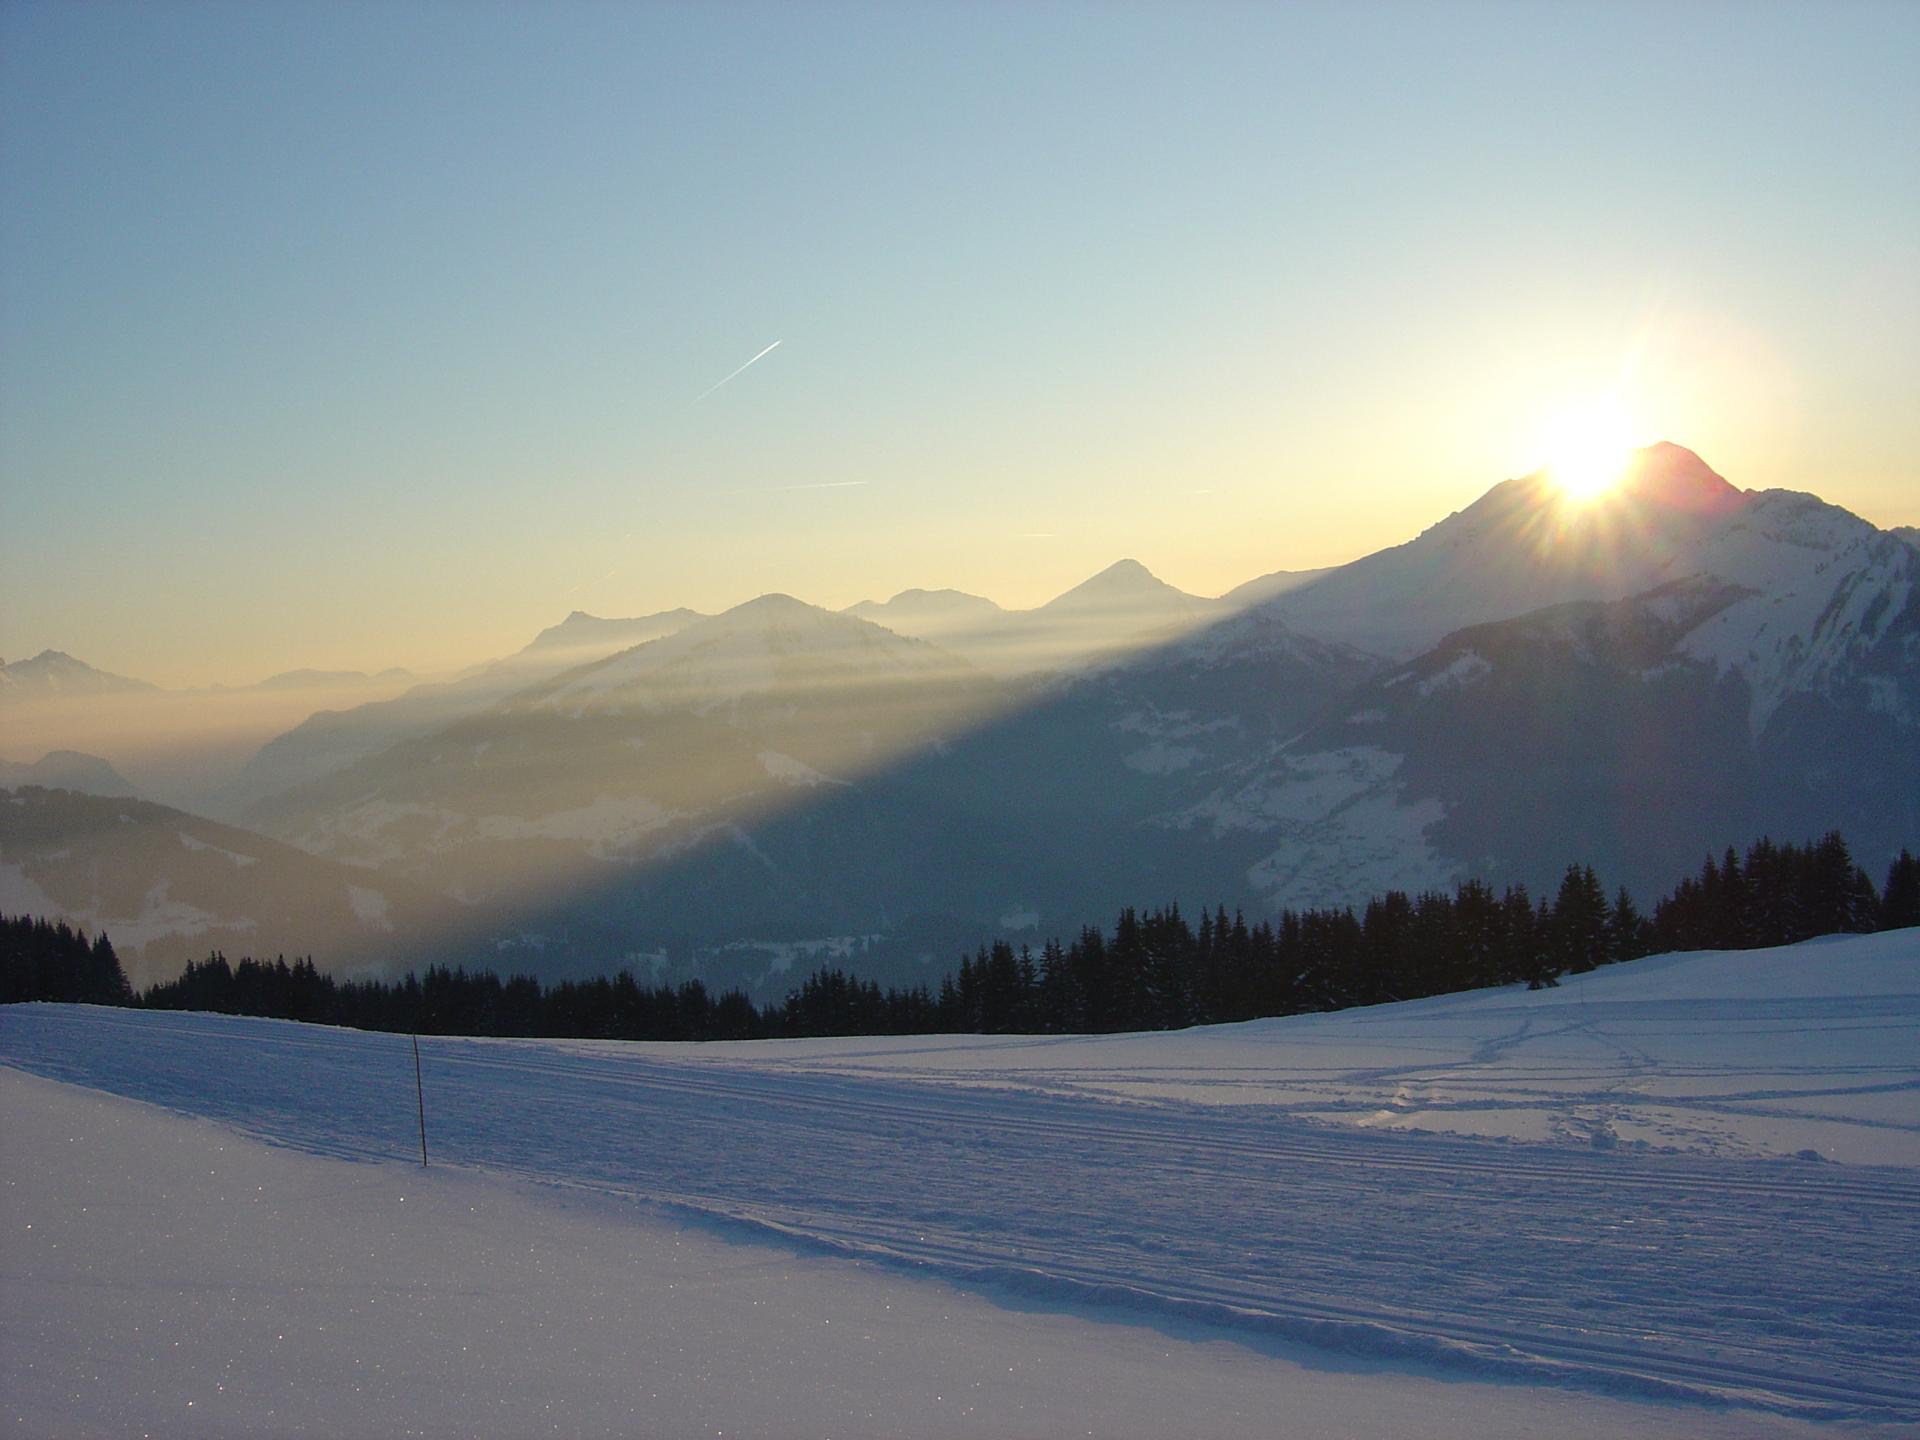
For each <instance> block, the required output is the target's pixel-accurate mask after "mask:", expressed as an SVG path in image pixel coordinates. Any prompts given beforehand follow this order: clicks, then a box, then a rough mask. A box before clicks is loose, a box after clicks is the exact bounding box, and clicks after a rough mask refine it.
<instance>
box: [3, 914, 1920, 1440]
mask: <svg viewBox="0 0 1920 1440" xmlns="http://www.w3.org/2000/svg"><path fill="white" fill-rule="evenodd" d="M423 1049H424V1051H425V1059H426V1076H427V1081H426V1083H427V1091H428V1107H429V1115H428V1123H429V1128H430V1131H431V1134H432V1138H433V1141H434V1144H435V1160H436V1165H435V1167H434V1168H433V1169H432V1170H430V1171H428V1172H426V1173H424V1174H423V1173H422V1172H421V1171H420V1169H419V1167H418V1164H417V1148H416V1147H417V1140H416V1137H415V1133H414V1131H413V1120H414V1117H413V1110H412V1104H413V1096H412V1060H411V1053H410V1051H409V1049H408V1046H407V1042H406V1040H405V1039H404V1037H393V1036H378V1035H364V1034H358V1033H354V1032H345V1031H334V1030H327V1029H322V1028H316V1027H304V1026H295V1025H288V1024H281V1023H275V1022H265V1021H245V1020H231V1019H222V1018H218V1017H211V1016H199V1015H166V1014H144V1013H140V1012H130V1011H112V1010H94V1009H87V1008H79V1007H56V1006H16V1007H8V1008H7V1009H5V1010H0V1062H4V1064H5V1065H6V1066H8V1067H12V1068H11V1069H5V1070H0V1117H3V1119H4V1125H3V1128H0V1137H3V1138H4V1149H5V1159H6V1162H7V1163H6V1166H5V1173H6V1177H7V1178H6V1182H5V1184H4V1186H3V1187H0V1235H3V1236H4V1237H5V1238H4V1241H3V1242H0V1274H3V1275H4V1285H0V1395H4V1396H5V1397H6V1398H5V1400H4V1401H3V1402H0V1405H3V1406H4V1410H0V1413H4V1414H5V1415H6V1416H7V1418H8V1420H9V1423H11V1424H12V1425H13V1428H14V1429H15V1431H16V1433H22V1434H47V1433H57V1434H68V1433H74V1434H85V1433H128V1432H137V1431H143V1430H144V1431H152V1432H154V1433H173V1434H218V1433H312V1434H329V1433H331V1434H341V1433H347V1434H351V1433H395V1434H398V1433H426V1434H442V1433H445V1434H459V1433H466V1434H472V1433H479V1434H502V1435H523V1434H536V1433H541V1434H544V1433H554V1434H589V1433H625V1434H660V1435H677V1434H692V1433H698V1432H704V1433H710V1434H711V1433H726V1434H735V1433H752V1434H767V1435H790V1434H833V1435H843V1434H869V1435H880V1434H929V1435H947V1434H982V1435H985V1434H1021V1435H1049V1434H1065V1433H1088V1432H1091V1433H1096V1434H1132V1435H1143V1436H1144V1435H1162V1434H1175V1433H1177V1434H1188V1435H1201V1436H1204V1435H1216V1434H1217V1435H1235V1434H1288V1435H1304V1436H1335V1435H1395V1434H1404V1435H1416V1434H1419V1435H1448V1434H1459V1435H1515V1436H1518V1435H1536V1434H1542V1433H1549V1432H1550V1431H1551V1432H1553V1433H1558V1434H1573V1435H1596V1436H1598V1435H1609V1436H1613V1435H1635V1434H1662V1435H1689V1436H1693V1435H1727V1436H1733V1435H1775V1434H1778V1435H1785V1434H1802V1433H1808V1432H1809V1431H1810V1430H1821V1429H1825V1428H1826V1427H1827V1426H1828V1425H1829V1424H1832V1423H1833V1422H1840V1423H1841V1424H1842V1427H1843V1428H1844V1430H1845V1433H1848V1434H1864V1433H1913V1431H1914V1427H1916V1426H1920V1340H1917V1339H1916V1332H1920V1281H1916V1278H1915V1275H1914V1267H1913V1264H1912V1260H1913V1256H1914V1254H1915V1253H1916V1248H1920V1149H1917V1148H1916V1137H1920V932H1914V931H1908V932H1903V933H1896V934H1891V935H1884V936H1874V937H1864V938H1860V939H1850V940H1842V941H1829V942H1820V943H1815V944H1810V945H1805V946H1799V947H1794V948H1792V949H1787V950H1780V951H1774V952H1764V953H1749V954H1745V955H1729V956H1684V957H1664V958H1660V959H1655V960H1649V961H1642V962H1637V963H1635V964H1633V965H1629V966H1622V967H1617V968H1616V969H1613V970H1610V971H1605V972H1600V973H1598V974H1596V975H1593V976H1590V977H1584V978H1581V979H1577V980H1574V981H1570V982H1568V983H1567V984H1566V985H1564V986H1563V987H1562V988H1561V989H1559V990H1556V991H1549V992H1542V993H1538V994H1528V993H1526V992H1516V991H1501V992H1487V993H1483V994H1479V995H1473V996H1460V997H1450V998H1447V999H1442V1000H1434V1001H1425V1002H1417V1003H1415V1004H1411V1005H1403V1006H1392V1007H1382V1008H1379V1009H1376V1010H1370V1011H1356V1012H1348V1013H1347V1014H1345V1015H1340V1016H1327V1017H1306V1018H1300V1019H1294V1020H1287V1021H1267V1022H1258V1023H1255V1024H1251V1025H1243V1026H1234V1027H1221V1028H1217V1029H1213V1030H1204V1031H1191V1032H1184V1033H1180V1034H1171V1035H1154V1036H1120V1037H1091V1038H1075V1039H1060V1040H1036V1039H1031V1038H1027V1039H1022V1038H1010V1037H988V1038H978V1037H973V1038H967V1037H962V1038H952V1037H942V1038H938V1039H918V1040H906V1039H900V1040H886V1041H873V1040H859V1041H810V1042H798V1043H790V1044H780V1045H746V1046H726V1047H719V1046H715V1047H705V1048H694V1047H676V1046H661V1045H652V1046H612V1045H599V1044H588V1043H536V1042H502V1041H494V1042H487V1041H466V1040H438V1039H436V1040H429V1041H426V1042H423ZM21 1072H27V1073H21ZM50 1080H51V1081H64V1082H68V1083H66V1084H50V1083H48V1082H49V1081H50ZM80 1086H84V1087H88V1088H86V1089H80V1088H76V1087H80ZM100 1092H105V1093H100ZM135 1101H145V1102H149V1103H147V1104H138V1103H133V1102H135ZM155 1107H165V1108H164V1109H161V1108H155ZM169 1112H173V1113H169ZM208 1121H212V1122H216V1123H211V1124H209V1123H207V1122H208ZM1447 1131H1453V1132H1459V1133H1442V1132H1447ZM1495 1137H1505V1138H1495ZM260 1141H270V1142H274V1143H273V1144H271V1145H263V1144H261V1143H259V1142H260ZM1802 1151H1806V1152H1810V1153H1811V1154H1817V1155H1819V1156H1822V1157H1829V1158H1819V1159H1816V1158H1806V1157H1803V1156H1801V1155H1800V1154H1799V1152H1802ZM409 1154H412V1155H413V1156H415V1157H416V1159H415V1163H414V1164H413V1165H411V1166H409V1165H408V1163H407V1160H408V1156H409ZM1836 1161H1837V1162H1842V1163H1835V1162H1836ZM29 1227H31V1228H29ZM956 1287H958V1288H956ZM189 1401H191V1402H192V1404H191V1406H189V1404H188V1402H189Z"/></svg>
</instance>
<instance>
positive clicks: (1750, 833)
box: [1164, 491, 1920, 905]
mask: <svg viewBox="0 0 1920 1440" xmlns="http://www.w3.org/2000/svg"><path fill="white" fill-rule="evenodd" d="M1688 559H1689V560H1690V561H1691V562H1692V563H1697V564H1699V565H1700V566H1702V567H1703V569H1702V571H1701V572H1700V573H1696V574H1694V575H1691V576H1689V577H1688V578H1686V579H1681V580H1675V581H1671V582H1668V583H1667V584H1665V585H1662V586H1659V587H1656V588H1653V589H1651V590H1648V591H1645V592H1643V593H1641V594H1638V595H1635V596H1632V597H1629V598H1627V599H1624V600H1616V601H1595V600H1585V601H1576V602H1570V603H1567V604H1563V605H1557V606H1550V607H1547V608H1544V609H1541V610H1538V611H1535V612H1533V613H1531V614H1528V615H1524V616H1521V617H1518V618H1515V619H1511V620H1504V621H1498V622H1494V623H1490V624H1485V625H1479V626H1471V627H1468V628H1465V629H1462V630H1460V631H1457V632H1455V633H1454V634H1452V635H1450V636H1448V637H1447V638H1446V639H1444V640H1443V641H1442V642H1441V643H1440V644H1439V645H1437V646H1436V647H1434V648H1433V649H1431V650H1430V651H1428V652H1426V653H1425V654H1423V655H1421V656H1418V657H1416V658H1415V659H1414V660H1413V661H1411V662H1409V663H1408V664H1406V665H1404V666H1400V667H1396V668H1394V669H1392V670H1391V671H1389V672H1388V673H1385V674H1383V675H1381V676H1380V677H1379V678H1377V679H1375V680H1374V681H1372V682H1371V683H1370V684H1369V685H1367V686H1365V687H1363V688H1362V689H1361V690H1360V691H1358V692H1357V693H1355V694H1354V695H1353V696H1351V697H1350V698H1349V699H1348V700H1347V701H1346V702H1345V704H1344V706H1343V713H1342V714H1341V715H1340V716H1338V717H1336V718H1333V719H1331V720H1328V721H1327V722H1325V723H1323V724H1321V725H1319V726H1318V727H1316V728H1314V729H1312V730H1311V731H1309V732H1308V733H1306V734H1304V735H1302V736H1301V737H1300V738H1298V739H1296V740H1293V741H1290V742H1287V743H1285V744H1282V745H1278V746H1275V747H1274V748H1273V750H1272V752H1271V753H1270V754H1269V755H1267V756H1266V757H1264V758H1259V759H1253V760H1249V761H1247V762H1245V763H1244V764H1243V765H1242V767H1241V769H1240V774H1239V776H1238V778H1237V780H1236V781H1233V782H1229V783H1226V784H1223V785H1221V786H1220V787H1219V788H1217V789H1216V790H1215V791H1214V792H1213V793H1212V794H1210V795H1209V796H1208V797H1207V798H1206V799H1204V800H1203V801H1201V802H1200V803H1198V804H1196V805H1194V806H1192V807H1190V808H1189V809H1187V810H1186V811H1184V812H1179V813H1177V814H1174V815H1171V816H1168V817H1166V819H1165V822H1164V823H1165V824H1166V825H1167V826H1168V828H1170V829H1179V830H1193V829H1198V830H1200V831H1201V832H1203V833H1205V834H1207V835H1209V836H1210V837H1211V838H1213V839H1214V840H1216V841H1217V842H1221V843H1223V844H1224V845H1226V847H1227V848H1228V849H1230V850H1233V851H1234V852H1235V853H1236V854H1238V855H1239V856H1240V858H1242V859H1247V860H1248V864H1247V867H1246V871H1245V874H1246V878H1247V881H1248V883H1249V884H1250V885H1251V886H1252V887H1253V888H1254V889H1255V890H1256V891H1258V892H1260V893H1261V894H1262V895H1263V897H1264V898H1265V900H1266V901H1267V903H1268V904H1269V905H1277V904H1306V903H1329V902H1340V901H1346V900H1352V899H1356V898H1359V897H1360V896H1361V895H1364V894H1366V893H1370V892H1373V891H1377V890H1379V889H1382V888H1385V887H1386V886H1389V885H1392V886H1397V887H1402V888H1407V889H1419V888H1422V887H1427V886H1438V885H1445V884H1448V883H1451V882H1452V881H1453V880H1456V879H1459V878H1463V877H1465V876H1467V875H1479V876H1482V877H1485V878H1490V879H1494V880H1509V881H1510V880H1519V881H1523V882H1525V883H1527V884H1529V885H1532V886H1535V887H1539V886H1542V885H1547V884H1550V883H1552V882H1553V881H1554V880H1555V879H1556V878H1557V876H1558V874H1559V872H1560V870H1561V869H1562V868H1563V867H1564V866H1565V865H1566V864H1567V863H1569V862H1571V861H1574V860H1579V861H1582V862H1590V863H1593V864H1594V865H1596V866H1598V867H1599V868H1600V869H1601V871H1602V873H1603V874H1604V875H1606V876H1607V877H1608V878H1609V879H1610V880H1612V881H1614V882H1617V883H1624V884H1626V885H1628V886H1629V887H1630V888H1632V889H1633V890H1634V891H1635V893H1637V894H1639V895H1641V896H1643V897H1645V896H1649V895H1653V894H1656V893H1658V892H1659V891H1661V890H1664V889H1665V888H1666V887H1667V886H1668V885H1670V884H1671V883H1672V881H1673V879H1674V877H1675V876H1676V875H1678V874H1681V873H1685V872H1687V871H1690V870H1691V869H1693V868H1694V867H1696V866H1697V865H1698V863H1699V861H1700V858H1701V856H1702V855H1704V854H1706V853H1708V852H1709V851H1712V850H1716V849H1717V848H1719V847H1721V846H1724V845H1726V844H1728V843H1731V842H1742V841H1745V840H1749V839H1752V838H1755V837H1757V836H1759V835H1762V834H1769V833H1770V834H1772V835H1774V836H1775V837H1776V838H1782V839H1796V840H1797V839H1803V838H1809V837H1814V836H1818V835H1820V834H1822V833H1824V832H1825V831H1827V830H1829V829H1839V830H1841V831H1843V832H1844V833H1845V834H1846V835H1847V837H1848V838H1849V840H1850V841H1851V842H1852V843H1853V845H1854V847H1855V850H1856V853H1857V854H1858V855H1859V856H1860V857H1861V858H1862V859H1863V860H1864V861H1865V862H1867V863H1868V865H1869V868H1874V867H1877V866H1878V865H1880V864H1883V863H1884V861H1885V860H1886V859H1887V858H1889V857H1890V856H1891V855H1892V854H1893V853H1894V852H1896V851H1897V850H1898V849H1899V848H1900V847H1901V846H1902V845H1909V844H1912V843H1913V841H1914V839H1915V837H1916V836H1920V733H1916V732H1917V731H1920V552H1916V551H1915V550H1914V549H1913V548H1912V547H1911V546H1909V545H1907V544H1905V543H1904V542H1903V541H1901V540H1899V539H1897V538H1896V537H1894V536H1892V535H1889V534H1886V533H1884V532H1881V531H1878V530H1875V529H1874V527H1873V526H1871V525H1868V524H1867V523H1866V522H1864V521H1862V520H1859V519H1858V518H1857V517H1854V516H1852V515H1849V514H1848V513H1847V512H1845V511H1843V510H1840V509H1838V508H1837V507H1834V506H1831V505H1827V504H1825V503H1824V502H1822V501H1819V500H1817V499H1816V498H1814V497H1812V496H1809V495H1802V494H1796V493H1793V492H1787V491H1768V492H1765V493H1763V494H1758V495H1748V496H1745V497H1743V499H1742V500H1741V503H1740V504H1739V506H1738V507H1737V508H1736V509H1734V510H1732V511H1731V512H1729V514H1728V515H1727V516H1726V517H1725V518H1724V521H1723V523H1722V525H1721V526H1720V527H1719V528H1718V530H1716V531H1713V532H1710V533H1704V534H1700V535H1697V536H1695V537H1694V543H1693V545H1692V547H1691V550H1690V554H1689V556H1688ZM1254 852H1258V853H1254Z"/></svg>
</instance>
